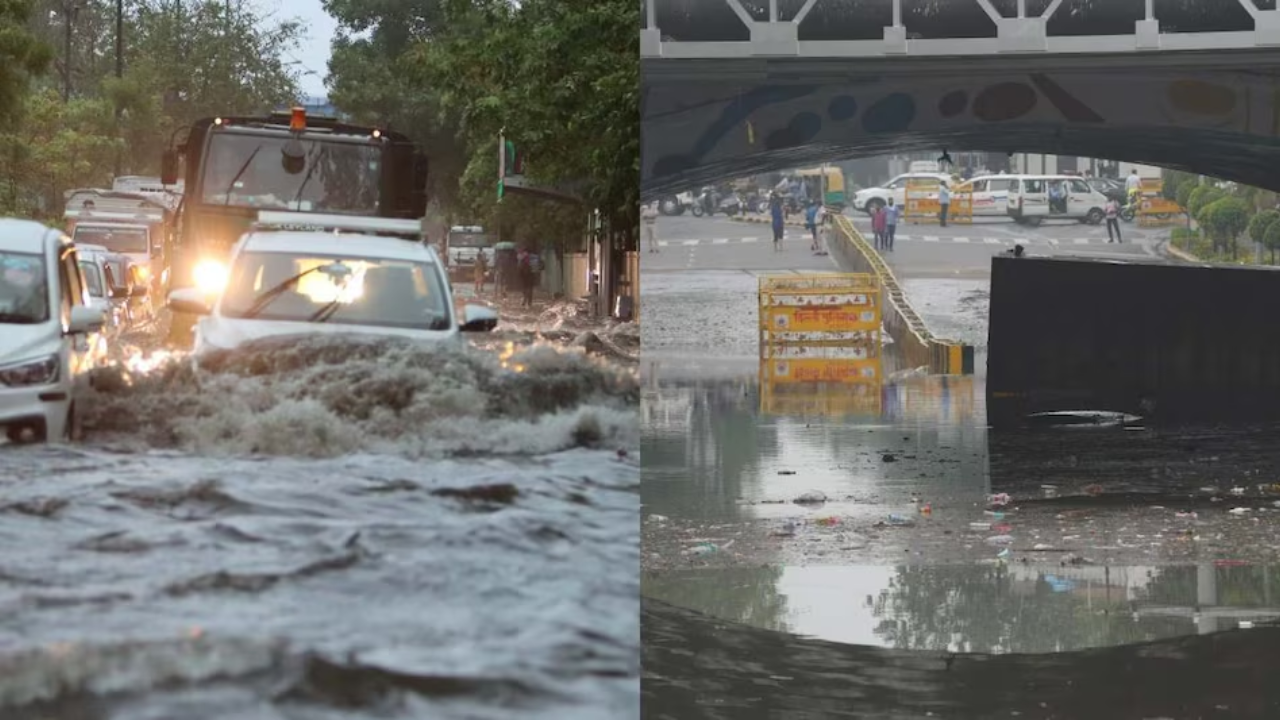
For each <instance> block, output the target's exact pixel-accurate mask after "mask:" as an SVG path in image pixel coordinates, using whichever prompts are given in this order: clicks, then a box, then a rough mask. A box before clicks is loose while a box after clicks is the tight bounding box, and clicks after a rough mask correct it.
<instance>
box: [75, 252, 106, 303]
mask: <svg viewBox="0 0 1280 720" xmlns="http://www.w3.org/2000/svg"><path fill="white" fill-rule="evenodd" d="M80 273H81V274H82V275H84V284H85V286H86V287H88V288H89V294H90V295H91V296H93V297H96V298H100V297H103V296H104V293H103V291H102V271H101V270H100V269H99V268H98V266H97V265H96V264H95V263H94V262H93V261H92V260H81V261H80Z"/></svg>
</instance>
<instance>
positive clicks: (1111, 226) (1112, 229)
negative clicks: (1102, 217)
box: [1107, 198, 1124, 243]
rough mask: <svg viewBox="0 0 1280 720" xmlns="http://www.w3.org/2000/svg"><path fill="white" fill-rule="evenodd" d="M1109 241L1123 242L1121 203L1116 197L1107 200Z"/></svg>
mask: <svg viewBox="0 0 1280 720" xmlns="http://www.w3.org/2000/svg"><path fill="white" fill-rule="evenodd" d="M1107 238H1108V240H1107V242H1109V243H1123V242H1124V239H1123V238H1122V237H1120V203H1119V201H1117V200H1116V199H1115V198H1111V199H1110V200H1107Z"/></svg>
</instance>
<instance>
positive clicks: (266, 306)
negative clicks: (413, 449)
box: [169, 212, 498, 357]
mask: <svg viewBox="0 0 1280 720" xmlns="http://www.w3.org/2000/svg"><path fill="white" fill-rule="evenodd" d="M420 232H421V231H420V224H419V223H418V222H417V221H413V220H392V219H388V218H365V217H360V218H354V217H347V216H338V215H319V214H312V213H291V212H262V213H260V214H259V222H258V223H257V224H256V225H255V226H254V227H253V228H252V229H251V230H250V231H249V232H248V233H246V234H245V235H244V236H243V237H242V238H241V239H240V240H239V242H237V243H236V246H235V247H234V248H233V249H232V251H231V263H230V266H229V268H228V271H227V272H226V273H225V277H226V282H225V284H224V286H223V288H222V289H221V290H220V291H217V292H216V293H215V294H214V296H212V297H211V296H209V295H207V294H206V292H205V291H202V290H200V289H197V288H181V289H177V290H174V291H173V292H171V293H170V294H169V307H170V308H171V309H173V310H174V311H176V312H183V313H191V314H194V315H201V316H204V317H201V318H200V320H199V321H198V322H197V323H196V328H195V336H196V337H195V348H194V352H193V355H195V356H196V357H200V356H203V355H205V354H207V353H209V352H212V351H216V350H226V349H231V348H235V347H237V346H239V345H241V344H243V343H246V342H250V341H253V340H259V339H262V338H267V337H286V336H300V335H329V334H360V335H386V336H396V337H406V338H413V339H419V340H429V341H443V342H460V341H461V335H460V333H464V332H487V331H490V330H492V329H493V328H494V327H495V326H497V324H498V316H497V314H496V313H494V312H493V311H492V310H490V309H489V308H487V307H483V306H480V305H467V306H466V307H464V308H463V312H462V314H463V316H464V317H463V318H461V319H459V318H458V317H457V315H458V313H457V312H456V311H455V309H454V302H453V292H452V289H451V288H450V287H449V280H448V277H447V276H446V273H445V271H444V268H443V267H442V266H441V263H440V259H439V257H438V256H437V254H436V251H435V249H434V248H432V247H430V246H428V245H426V244H424V243H423V242H422V238H421V236H420Z"/></svg>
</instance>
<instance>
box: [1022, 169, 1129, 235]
mask: <svg viewBox="0 0 1280 720" xmlns="http://www.w3.org/2000/svg"><path fill="white" fill-rule="evenodd" d="M1010 177H1011V179H1012V181H1013V182H1012V183H1010V186H1009V200H1008V209H1007V212H1008V215H1009V217H1011V218H1013V219H1014V221H1015V222H1017V223H1019V224H1022V225H1039V224H1040V223H1041V222H1043V221H1045V220H1076V221H1078V222H1082V223H1089V224H1090V225H1099V224H1101V223H1102V220H1103V219H1104V218H1105V217H1106V207H1107V196H1106V195H1103V194H1102V193H1100V192H1098V191H1097V190H1094V189H1093V188H1092V187H1090V186H1089V183H1087V182H1086V181H1085V179H1084V178H1081V177H1075V176H1073V175H1012V176H1010Z"/></svg>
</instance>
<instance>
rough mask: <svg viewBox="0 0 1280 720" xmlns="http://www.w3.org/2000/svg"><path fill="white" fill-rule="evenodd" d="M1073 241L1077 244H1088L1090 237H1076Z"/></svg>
mask: <svg viewBox="0 0 1280 720" xmlns="http://www.w3.org/2000/svg"><path fill="white" fill-rule="evenodd" d="M1071 242H1073V243H1075V244H1076V245H1088V244H1089V238H1076V239H1075V240H1072V241H1071Z"/></svg>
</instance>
